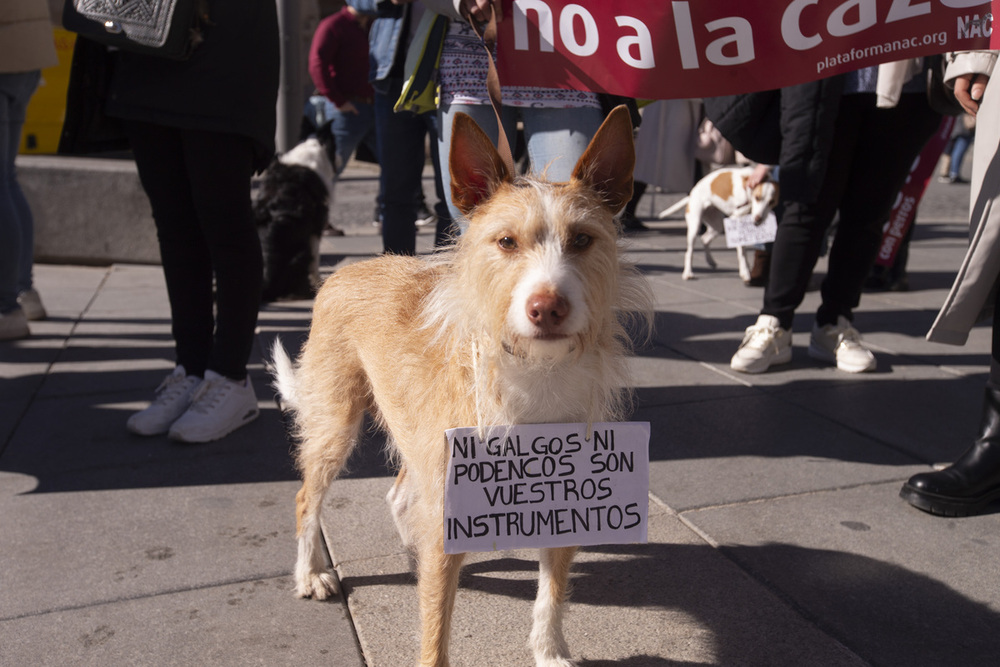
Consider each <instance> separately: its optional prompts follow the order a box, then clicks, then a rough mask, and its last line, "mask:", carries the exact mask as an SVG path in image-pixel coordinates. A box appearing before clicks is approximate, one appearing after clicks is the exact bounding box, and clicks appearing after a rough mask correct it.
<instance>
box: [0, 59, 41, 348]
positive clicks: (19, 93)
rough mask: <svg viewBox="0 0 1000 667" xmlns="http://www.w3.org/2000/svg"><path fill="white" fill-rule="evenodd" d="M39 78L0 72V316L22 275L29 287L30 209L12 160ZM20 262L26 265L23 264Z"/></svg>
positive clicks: (9, 307)
mask: <svg viewBox="0 0 1000 667" xmlns="http://www.w3.org/2000/svg"><path fill="white" fill-rule="evenodd" d="M38 79H39V72H37V71H34V72H23V73H14V74H0V315H2V314H6V313H10V312H12V311H14V310H17V309H18V304H17V295H18V294H19V293H20V292H21V291H22V283H23V282H24V278H25V276H27V283H28V284H27V287H26V288H25V289H28V288H30V287H31V283H30V276H31V263H32V254H31V244H32V242H33V241H32V219H31V211H30V209H29V208H28V203H27V201H26V200H25V198H24V193H23V192H22V191H21V186H20V185H19V184H18V182H17V171H16V168H15V165H14V160H15V158H16V157H17V151H18V148H19V147H20V143H21V129H22V128H23V126H24V120H25V110H26V109H27V106H28V101H29V100H30V99H31V95H32V93H34V91H35V88H36V87H37V85H38ZM25 244H27V246H28V251H27V253H25V249H24V248H25ZM25 255H27V256H26V257H25ZM23 262H27V266H22V263H23ZM24 329H25V334H26V333H27V331H26V327H24Z"/></svg>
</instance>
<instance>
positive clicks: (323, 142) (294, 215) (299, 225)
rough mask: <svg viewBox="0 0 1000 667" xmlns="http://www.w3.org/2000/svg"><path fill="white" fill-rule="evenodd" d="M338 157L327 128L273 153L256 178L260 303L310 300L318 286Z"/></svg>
mask: <svg viewBox="0 0 1000 667" xmlns="http://www.w3.org/2000/svg"><path fill="white" fill-rule="evenodd" d="M336 160H337V156H336V142H335V140H334V138H333V135H332V134H331V133H330V130H329V127H328V126H325V127H322V128H320V129H319V130H318V131H317V134H316V136H315V137H310V138H308V139H306V140H305V141H303V142H301V143H299V144H298V145H297V146H295V147H294V148H292V149H291V150H290V151H288V152H287V153H283V154H281V155H279V156H277V157H275V159H274V160H273V161H272V162H271V164H270V165H268V167H267V169H266V170H265V171H264V173H263V174H262V175H261V177H260V179H259V180H258V182H257V184H256V191H255V195H254V199H253V213H254V219H255V220H256V223H257V231H258V232H259V233H260V240H261V246H262V248H263V252H264V289H263V295H262V301H263V302H264V303H270V302H272V301H279V300H287V299H311V298H312V297H313V295H314V294H315V293H316V290H317V289H318V288H319V282H320V276H319V242H320V237H321V236H322V234H323V229H324V227H325V226H326V224H327V219H328V216H329V210H330V200H331V197H332V194H333V184H334V181H335V179H336V170H335V168H334V165H335V164H336Z"/></svg>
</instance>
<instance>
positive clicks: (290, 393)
mask: <svg viewBox="0 0 1000 667" xmlns="http://www.w3.org/2000/svg"><path fill="white" fill-rule="evenodd" d="M269 370H270V372H271V376H272V377H273V378H274V381H273V382H272V383H271V386H273V387H274V390H275V391H276V392H277V395H276V396H275V398H274V400H275V401H277V403H278V409H279V410H281V413H282V415H284V414H285V413H287V412H288V411H295V410H298V405H299V401H298V396H297V393H296V391H297V390H296V384H295V364H294V363H293V362H292V360H291V358H290V357H289V356H288V353H287V352H285V346H284V345H282V344H281V340H280V339H278V338H275V339H274V345H272V346H271V362H270V364H269Z"/></svg>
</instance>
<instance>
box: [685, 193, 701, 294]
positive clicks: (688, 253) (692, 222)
mask: <svg viewBox="0 0 1000 667" xmlns="http://www.w3.org/2000/svg"><path fill="white" fill-rule="evenodd" d="M686 220H687V248H686V249H685V250H684V272H683V273H681V278H683V279H684V280H692V279H693V278H694V269H693V268H692V266H691V262H692V260H693V258H694V242H695V239H697V238H698V227H700V226H701V214H700V213H697V212H695V213H692V212H691V211H690V209H689V211H688V214H687V217H686Z"/></svg>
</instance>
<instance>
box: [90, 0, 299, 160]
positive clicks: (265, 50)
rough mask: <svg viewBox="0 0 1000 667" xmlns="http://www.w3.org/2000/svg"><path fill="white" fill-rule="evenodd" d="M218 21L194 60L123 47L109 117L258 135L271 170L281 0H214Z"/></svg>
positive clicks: (212, 15) (259, 152)
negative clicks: (161, 56) (178, 58)
mask: <svg viewBox="0 0 1000 667" xmlns="http://www.w3.org/2000/svg"><path fill="white" fill-rule="evenodd" d="M208 5H209V19H210V25H208V26H207V27H206V28H205V29H204V42H202V43H201V44H200V45H199V46H198V47H197V48H196V49H195V50H194V53H192V55H191V57H190V58H189V59H187V60H182V61H176V60H167V59H164V58H157V57H155V56H145V55H138V54H135V53H126V52H122V53H120V54H118V59H117V63H115V66H114V68H113V75H112V78H111V82H110V90H109V91H108V99H107V105H106V107H105V111H106V112H107V114H108V115H109V116H113V117H116V118H123V119H127V120H138V121H145V122H151V123H156V124H159V125H165V126H168V127H179V128H184V129H194V130H209V131H217V132H230V133H234V134H240V135H243V136H247V137H250V138H251V139H253V141H254V145H255V147H256V158H257V160H256V162H257V166H258V167H259V168H261V169H262V168H264V167H266V166H267V164H268V162H270V160H271V157H272V156H273V154H274V132H275V116H276V102H277V95H278V76H279V68H280V54H279V44H278V39H279V37H278V18H277V10H276V6H275V4H274V1H273V0H209V2H208Z"/></svg>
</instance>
